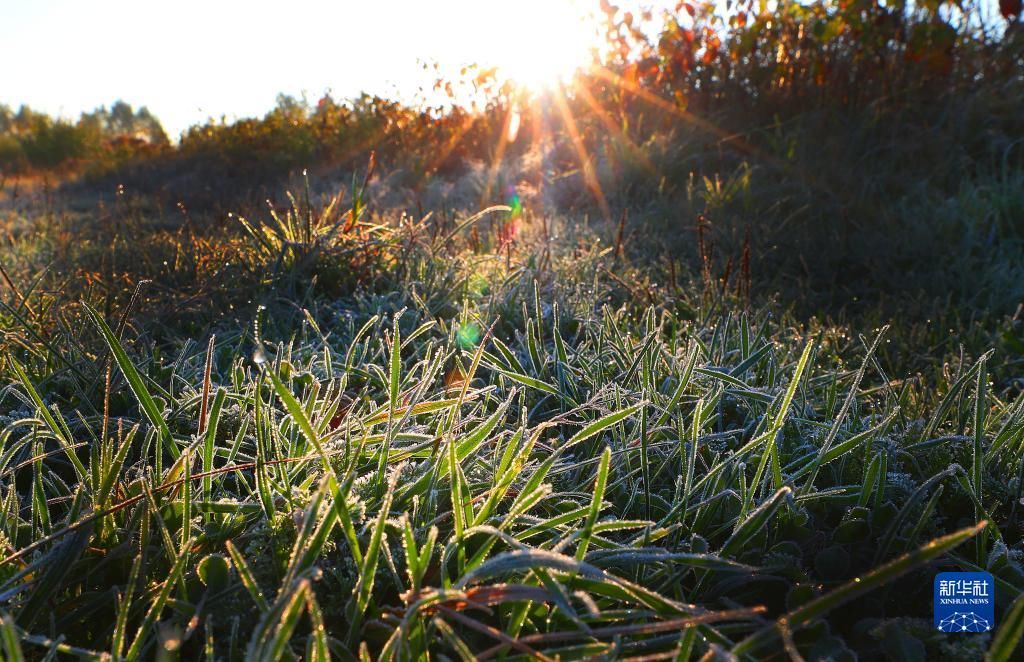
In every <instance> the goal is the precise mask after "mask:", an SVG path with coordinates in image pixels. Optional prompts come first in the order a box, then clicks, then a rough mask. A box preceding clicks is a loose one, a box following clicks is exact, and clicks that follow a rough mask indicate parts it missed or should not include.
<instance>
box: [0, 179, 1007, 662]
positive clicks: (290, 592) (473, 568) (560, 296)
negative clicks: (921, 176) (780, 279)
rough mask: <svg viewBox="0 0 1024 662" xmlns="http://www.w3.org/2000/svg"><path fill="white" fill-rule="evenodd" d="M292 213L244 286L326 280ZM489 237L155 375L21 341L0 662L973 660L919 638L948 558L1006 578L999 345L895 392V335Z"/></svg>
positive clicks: (406, 255) (230, 332) (309, 230)
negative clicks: (995, 358) (287, 278)
mask: <svg viewBox="0 0 1024 662" xmlns="http://www.w3.org/2000/svg"><path fill="white" fill-rule="evenodd" d="M307 200H308V198H307ZM497 211H500V210H497ZM307 212H308V208H307V207H303V206H302V204H298V203H297V204H296V206H295V208H294V209H293V213H292V215H291V216H288V217H287V220H285V222H283V223H281V224H280V225H279V226H277V227H276V228H275V229H272V230H271V229H264V230H261V229H259V228H257V227H256V226H250V228H251V232H252V233H254V234H255V235H256V237H257V239H256V241H258V242H259V243H260V245H261V246H263V247H264V248H263V250H264V253H263V254H260V253H258V252H257V251H254V252H253V255H252V256H251V259H252V260H253V264H263V265H268V264H273V265H277V266H279V267H280V269H281V271H280V272H279V273H281V274H286V273H295V274H307V273H308V272H306V271H304V269H305V266H306V265H307V264H308V263H306V262H304V261H303V259H298V258H300V257H301V254H300V253H299V251H300V250H309V251H311V252H312V251H320V250H325V252H324V253H323V255H324V256H325V257H324V259H326V260H328V261H330V260H332V259H333V260H340V259H343V258H342V257H339V256H336V255H334V256H332V254H331V253H330V250H326V249H323V248H321V246H333V245H334V244H329V243H326V242H327V240H326V239H325V238H327V237H333V235H331V234H330V233H331V232H332V229H331V228H332V227H334V226H333V225H332V224H331V223H330V222H326V221H325V222H317V217H316V216H311V215H308V213H307ZM492 213H494V212H492ZM304 214H305V215H304ZM328 217H329V216H324V217H323V218H328ZM353 217H355V213H353ZM480 218H481V217H480V216H479V215H477V216H474V217H469V218H467V219H465V220H464V221H462V222H457V223H455V224H454V225H453V226H450V227H445V228H433V227H432V226H431V225H430V224H429V221H420V222H418V223H414V224H410V223H406V231H405V232H404V233H402V234H395V235H394V236H395V237H401V242H400V245H402V246H403V249H404V252H403V253H402V255H401V259H404V260H405V264H406V266H405V267H404V270H402V269H403V268H401V267H398V266H397V265H396V264H395V263H392V264H390V265H388V269H389V271H390V273H391V274H392V276H391V277H392V278H393V279H394V280H392V281H391V285H389V289H387V290H381V289H374V288H372V287H370V288H363V289H362V290H358V291H356V293H355V295H354V296H349V297H347V298H346V299H345V300H344V309H343V310H341V309H339V308H338V305H339V304H338V303H337V302H335V301H332V300H328V299H324V298H323V297H320V296H314V297H312V298H309V299H306V300H303V301H302V305H308V307H307V308H306V309H305V311H304V312H303V314H302V315H301V317H299V318H298V319H299V320H301V321H298V322H292V321H291V320H292V319H296V318H281V319H274V317H275V315H274V312H275V309H271V310H270V311H268V312H266V313H265V314H264V316H263V317H262V318H261V319H262V320H263V321H264V324H262V325H261V326H260V333H249V332H248V330H247V329H244V328H243V329H239V328H237V327H235V328H233V329H232V328H230V326H228V328H225V329H224V330H223V331H221V332H220V333H219V334H218V335H217V336H216V337H213V336H205V337H200V338H197V339H196V340H198V341H200V342H198V343H197V342H184V343H179V344H178V345H177V347H176V348H175V354H176V358H175V360H174V361H173V365H171V366H166V367H164V368H161V367H160V366H159V365H158V364H157V363H155V362H154V360H153V355H152V349H151V348H150V347H147V344H146V342H145V337H144V336H142V337H139V336H137V335H136V334H133V333H132V332H131V329H130V328H126V327H125V326H124V325H121V324H118V323H116V321H115V320H111V319H108V317H107V315H105V314H104V313H103V312H102V311H101V310H97V309H95V308H94V307H91V306H88V305H83V306H82V311H83V315H84V318H83V319H85V320H86V321H87V323H88V325H89V326H90V328H91V329H92V331H91V333H94V334H95V336H96V337H97V338H99V339H100V340H101V342H102V345H101V347H102V352H101V353H99V354H97V353H95V352H96V350H95V349H93V350H91V352H92V354H91V355H92V356H94V357H99V358H101V359H102V361H101V362H100V365H101V366H109V367H110V370H109V372H107V373H106V376H105V378H101V379H100V381H99V383H98V385H97V382H96V378H95V376H93V375H90V374H82V375H76V374H75V373H74V372H73V371H71V370H70V369H67V368H60V369H58V368H54V367H49V368H47V367H45V366H42V365H41V364H39V363H38V362H33V363H32V365H30V366H29V367H28V368H26V367H24V365H23V364H22V363H21V362H20V361H19V360H18V359H16V358H15V356H14V353H11V354H9V355H8V357H7V359H6V366H7V367H6V370H7V371H9V374H10V375H11V376H12V381H13V383H12V384H11V385H10V386H9V387H8V388H6V389H5V390H4V391H3V396H2V397H3V399H2V400H0V402H2V405H0V406H2V408H3V409H2V411H3V412H4V419H3V426H2V428H0V483H2V486H0V495H2V500H0V513H2V514H3V516H2V517H0V536H2V538H3V548H4V550H5V551H4V553H3V558H2V559H0V581H2V585H0V601H2V604H3V609H4V615H3V629H2V632H3V634H4V636H3V645H4V646H6V648H5V651H6V654H7V656H8V657H11V658H14V657H16V656H17V655H19V654H21V653H24V654H27V655H30V656H40V657H41V656H42V655H44V654H45V653H47V652H48V651H56V652H58V653H64V654H66V655H71V656H78V657H87V658H95V657H100V656H102V655H110V656H112V657H115V658H118V659H121V658H124V659H138V658H143V657H153V656H157V655H164V654H172V655H173V654H179V655H183V656H185V657H189V658H192V657H198V656H201V655H206V656H208V657H215V658H221V659H282V658H299V657H301V658H305V657H308V658H312V659H327V658H329V657H332V656H333V657H341V658H346V659H347V658H351V657H356V656H359V657H365V656H370V657H382V658H385V659H409V658H413V657H418V656H421V655H424V654H427V653H428V652H429V653H430V654H444V655H446V656H449V657H460V658H464V659H468V658H474V657H479V658H488V657H495V656H499V655H500V656H504V655H509V656H523V655H527V656H532V657H544V658H548V659H554V658H556V657H561V658H566V657H592V656H595V655H604V656H609V657H630V656H656V657H668V656H675V657H679V658H680V659H698V658H700V657H703V656H706V655H722V654H726V653H727V652H729V651H732V652H733V653H735V654H737V655H740V656H747V657H761V656H764V655H768V654H770V653H773V652H778V651H783V650H785V651H788V652H789V653H790V654H796V653H799V654H800V655H802V656H804V657H805V658H807V657H812V658H819V657H826V656H832V657H843V656H849V655H850V654H851V653H852V652H856V653H857V654H859V655H863V656H868V657H870V656H880V655H886V654H894V653H893V651H892V650H889V648H888V647H889V646H891V645H893V641H897V642H901V645H904V646H907V645H909V646H914V647H917V648H919V649H920V650H923V651H925V652H927V653H928V654H932V655H937V654H940V652H942V651H948V650H951V649H952V650H956V649H958V648H960V649H963V650H964V651H967V649H968V648H970V646H971V644H970V643H969V642H960V641H954V640H951V639H947V638H946V636H945V635H941V634H939V633H935V632H933V631H932V630H931V628H930V627H924V626H921V624H922V623H925V621H924V620H922V619H926V618H927V617H928V616H929V614H928V613H927V610H926V609H925V608H924V607H923V606H925V607H926V606H927V604H928V600H927V597H926V596H927V595H929V594H930V590H931V576H932V572H933V571H934V570H935V569H936V568H937V567H940V566H943V567H959V568H963V569H976V568H983V569H987V570H989V571H990V572H992V573H993V574H994V575H996V577H997V582H998V586H999V595H1000V596H1001V597H1008V596H1013V595H1016V594H1017V593H1019V592H1020V590H1021V588H1022V587H1024V573H1022V570H1021V566H1020V562H1019V561H1020V560H1019V554H1018V552H1017V550H1016V546H1017V545H1018V544H1019V543H1018V541H1019V537H1020V532H1019V530H1018V529H1017V525H1016V523H1015V522H1016V519H1015V505H1014V504H1016V503H1017V501H1018V499H1019V490H1020V486H1019V485H1018V484H1017V483H1018V482H1019V480H1018V479H1015V480H1014V481H1010V480H1008V479H1007V478H1006V477H1007V476H1019V475H1020V473H1021V470H1022V469H1021V468H1022V466H1024V446H1022V445H1021V442H1020V432H1021V430H1022V429H1024V407H1022V406H1021V401H1020V399H1019V397H1018V398H1017V399H1016V400H1015V401H1014V400H1011V399H1009V397H1010V395H1009V392H1008V391H1005V390H1004V389H1001V388H991V387H990V385H989V373H990V360H991V359H990V356H989V355H983V356H981V357H980V358H979V359H977V360H975V361H971V360H968V359H966V358H965V359H963V360H961V361H959V362H958V363H956V364H954V365H951V366H950V370H949V372H948V373H947V374H946V375H945V377H943V378H942V379H941V381H939V380H936V381H933V382H930V383H929V382H928V381H926V379H925V378H921V379H918V380H916V381H903V382H901V381H899V380H898V379H893V377H894V376H893V375H890V374H888V372H887V368H886V367H885V366H886V365H887V361H886V360H885V359H884V355H883V353H884V351H885V347H886V336H885V335H884V333H885V331H880V332H879V333H878V334H876V335H873V336H872V337H870V338H859V339H856V340H854V339H851V338H850V337H849V334H848V333H847V331H846V329H843V328H834V327H828V326H823V325H820V324H810V325H802V326H797V325H794V324H791V323H790V321H789V320H781V321H780V320H776V319H774V318H772V317H771V316H770V315H768V314H767V312H766V311H765V312H758V311H757V310H756V309H747V310H743V309H742V308H738V307H737V308H734V307H733V304H734V303H735V302H731V301H730V300H729V299H727V298H723V295H722V293H721V290H720V289H716V290H714V291H713V292H712V293H710V294H706V293H705V294H703V295H702V294H701V293H697V294H696V295H695V296H692V297H690V298H686V297H687V296H689V295H684V294H683V293H677V294H676V295H671V294H668V293H666V294H664V295H663V296H660V297H656V298H655V302H656V303H657V305H648V303H647V302H646V301H645V300H644V299H643V298H641V299H639V300H637V299H634V298H632V294H631V293H629V292H627V293H626V294H625V295H623V291H622V288H624V287H626V288H629V287H639V288H641V291H642V290H643V289H644V288H647V287H653V285H651V284H644V282H643V280H642V279H640V278H636V279H635V278H633V277H632V275H631V274H628V273H627V272H625V271H623V270H622V269H621V266H620V267H617V270H618V271H619V272H620V274H622V275H619V276H617V277H616V278H613V277H611V275H610V274H609V265H611V264H612V262H611V260H621V259H622V258H621V256H617V255H611V254H610V252H611V251H610V249H606V250H601V249H599V248H598V249H590V250H587V249H584V248H582V246H585V245H590V246H592V245H593V242H592V241H589V242H581V243H577V241H578V240H579V239H580V236H581V234H582V233H585V232H586V231H585V230H582V229H577V230H575V231H574V232H575V233H577V234H576V236H574V234H573V232H571V231H567V232H566V233H565V234H564V235H563V239H562V240H560V242H558V243H556V242H552V241H551V240H550V238H549V237H548V236H546V234H545V235H543V236H538V237H537V238H536V241H535V240H534V239H531V237H530V235H529V233H528V232H526V231H524V235H523V236H522V237H521V238H520V245H519V246H518V248H517V251H516V252H515V254H512V253H506V254H487V253H486V252H483V253H481V252H477V251H472V250H468V249H467V243H468V242H469V241H470V240H469V238H468V237H467V236H466V235H468V231H469V230H470V229H471V228H473V227H477V226H478V225H479V220H480ZM310 219H312V221H313V222H310ZM356 221H358V218H356ZM304 223H305V226H304V225H303V224H304ZM304 227H305V229H303V228H304ZM410 228H411V229H410ZM293 231H294V232H298V233H299V234H298V235H296V236H294V237H293V236H292V235H291V234H287V233H289V232H293ZM389 231H395V230H389ZM302 232H306V234H305V235H302V234H301V233H302ZM260 238H262V239H260ZM332 241H333V239H332ZM349 241H351V242H353V244H352V245H353V246H355V245H357V244H356V243H355V242H357V239H350V240H349ZM358 241H363V242H365V245H366V246H367V247H370V246H374V245H376V244H375V242H377V241H378V239H377V238H375V237H374V236H373V235H372V234H369V233H367V234H365V235H362V237H361V239H358ZM274 242H277V243H274ZM289 251H291V253H290V254H289V255H290V257H289V256H288V255H286V256H285V257H283V258H282V257H280V256H281V255H282V254H286V253H288V252H289ZM395 259H396V260H397V259H399V258H398V257H396V258H395ZM286 265H287V267H288V269H290V270H294V271H288V269H285V266H286ZM395 274H399V275H400V277H401V280H400V281H398V278H399V276H396V275H395ZM297 280H299V281H300V280H301V278H298V279H297ZM396 281H397V282H396ZM275 283H276V284H275ZM271 285H272V287H271V289H270V290H269V291H271V292H278V293H279V294H280V293H283V292H285V291H286V290H283V289H275V288H278V287H279V286H280V281H279V280H275V281H274V282H273V283H271ZM293 300H294V299H293ZM734 309H735V310H737V311H738V312H729V310H734ZM133 337H134V338H137V339H136V340H135V341H134V342H132V341H131V339H132V338H133ZM83 351H85V352H88V351H89V350H83ZM165 351H166V350H165ZM80 370H82V371H83V372H84V370H83V369H80ZM47 371H49V372H47ZM58 374H59V375H60V379H61V380H63V381H65V382H67V383H68V384H69V386H68V387H67V388H68V390H69V392H74V393H80V394H81V396H80V397H79V398H78V399H75V400H73V399H70V398H62V397H54V394H53V393H51V392H50V391H49V388H50V386H49V385H50V384H51V383H52V382H53V380H54V379H55V377H56V375H58ZM918 598H919V599H918ZM1006 603H1007V604H1008V603H1009V600H1008V599H1007V600H1006ZM1001 604H1002V602H1001ZM1017 611H1019V610H1017ZM1007 627H1008V628H1010V630H1013V628H1019V626H1018V625H1016V624H1015V621H1014V620H1013V619H1010V620H1009V621H1008V625H1007ZM1010 630H1007V631H1006V632H1009V631H1010ZM865 633H867V634H865ZM872 633H875V634H872ZM893 633H896V634H893ZM876 634H877V636H876ZM1010 636H1011V635H1010V634H1006V633H1005V632H1002V633H1000V635H999V636H997V638H996V640H995V641H996V644H997V646H998V650H1001V651H1006V650H1012V645H1010V644H1007V638H1008V637H1010ZM907 642H911V643H907ZM901 650H902V649H901Z"/></svg>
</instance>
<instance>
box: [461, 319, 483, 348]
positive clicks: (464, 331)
mask: <svg viewBox="0 0 1024 662" xmlns="http://www.w3.org/2000/svg"><path fill="white" fill-rule="evenodd" d="M455 340H456V341H457V342H458V343H459V347H461V348H462V349H473V348H474V347H476V346H477V344H478V343H479V342H480V327H478V326H477V325H476V324H473V323H472V322H467V323H466V324H460V325H459V328H458V330H456V332H455Z"/></svg>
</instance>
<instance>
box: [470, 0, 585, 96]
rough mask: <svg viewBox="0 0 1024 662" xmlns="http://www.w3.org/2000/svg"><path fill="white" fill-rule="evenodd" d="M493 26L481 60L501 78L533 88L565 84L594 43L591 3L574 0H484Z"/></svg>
mask: <svg viewBox="0 0 1024 662" xmlns="http://www.w3.org/2000/svg"><path fill="white" fill-rule="evenodd" d="M487 4H488V5H490V6H491V7H492V9H490V11H491V12H493V15H492V17H491V19H490V20H489V21H488V22H489V23H490V24H491V25H493V26H495V27H496V28H497V32H496V34H494V35H493V39H490V40H487V41H486V42H485V43H484V45H483V48H482V52H481V54H480V60H481V61H482V63H487V64H488V65H489V66H494V67H497V68H498V71H499V72H500V73H501V75H502V76H503V77H506V78H508V79H510V80H512V81H513V82H515V83H516V84H517V85H520V86H522V87H526V88H528V89H533V90H541V89H544V88H548V87H551V86H552V85H554V84H556V83H564V82H566V81H567V80H568V79H569V78H571V77H572V75H573V73H575V72H576V70H578V69H579V68H581V67H585V66H586V65H588V64H589V63H590V62H591V59H592V51H593V49H594V48H595V47H596V46H597V45H598V35H597V29H596V22H595V19H594V16H593V13H592V6H594V4H595V3H593V2H591V3H583V2H580V1H578V0H519V1H518V2H510V3H498V2H495V3H487Z"/></svg>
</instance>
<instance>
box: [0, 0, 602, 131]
mask: <svg viewBox="0 0 1024 662" xmlns="http://www.w3.org/2000/svg"><path fill="white" fill-rule="evenodd" d="M596 8H597V0H510V1H508V2H500V1H498V0H421V1H415V0H290V1H288V2H267V1H265V0H246V1H239V0H178V1H175V2H169V1H163V0H161V1H156V0H133V1H132V0H0V63H2V64H0V103H5V104H8V105H11V106H14V107H16V106H18V105H20V104H22V103H27V104H29V105H30V106H32V107H33V108H36V109H37V110H43V111H46V112H49V113H51V114H54V115H61V116H64V117H68V118H71V119H76V118H77V117H78V114H79V113H80V112H81V111H83V110H92V109H93V108H96V107H97V106H100V105H106V106H108V107H109V106H110V104H111V103H113V102H114V101H115V100H117V99H123V100H125V101H127V102H128V103H130V104H132V105H133V106H136V107H138V106H142V105H145V106H148V107H149V109H150V110H151V111H152V112H153V113H154V114H155V115H156V116H157V117H158V118H159V119H160V120H161V121H162V123H163V124H164V127H165V128H166V129H167V132H168V134H169V135H170V136H171V137H172V139H174V138H176V137H177V136H178V134H179V133H180V132H181V131H182V130H183V129H185V128H186V127H188V126H190V125H192V124H195V123H198V122H202V121H203V120H205V119H207V118H209V117H215V118H219V117H220V116H221V115H226V116H227V118H228V119H229V120H230V119H234V118H237V117H247V116H262V115H263V114H264V113H266V112H267V111H268V110H270V109H271V108H272V107H273V105H274V102H275V98H276V97H277V94H278V93H279V92H284V93H288V94H292V95H295V96H299V95H301V94H302V93H303V92H305V93H306V94H307V96H308V98H309V99H310V101H316V99H318V98H319V97H320V95H321V94H322V93H323V92H324V91H327V90H330V91H331V92H332V93H333V96H334V97H335V98H339V97H341V98H344V97H349V96H353V95H355V94H358V93H359V92H360V91H368V92H371V93H387V94H392V95H394V94H396V93H397V94H398V96H399V97H400V98H403V99H405V100H410V99H412V97H413V96H414V94H415V92H416V88H417V87H419V86H420V85H425V86H429V84H430V83H431V82H432V80H433V79H432V78H431V77H430V76H429V75H428V74H427V73H426V72H424V71H423V70H422V67H421V65H420V64H419V63H418V62H421V61H437V62H439V63H441V64H442V65H443V66H445V67H450V68H454V69H457V68H458V67H461V66H462V65H465V64H469V63H472V62H477V63H479V64H481V65H486V66H499V67H503V68H504V69H505V70H507V71H509V73H510V74H511V75H513V76H516V77H519V78H525V79H529V82H535V81H536V80H537V79H551V78H555V77H557V76H559V75H568V74H569V73H570V72H571V70H572V69H574V68H575V66H577V65H579V64H582V63H584V62H586V61H587V60H588V58H589V51H590V48H591V46H593V44H594V42H595V37H594V36H593V35H594V22H593V18H592V13H593V11H594V10H596ZM588 17H590V18H588Z"/></svg>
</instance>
